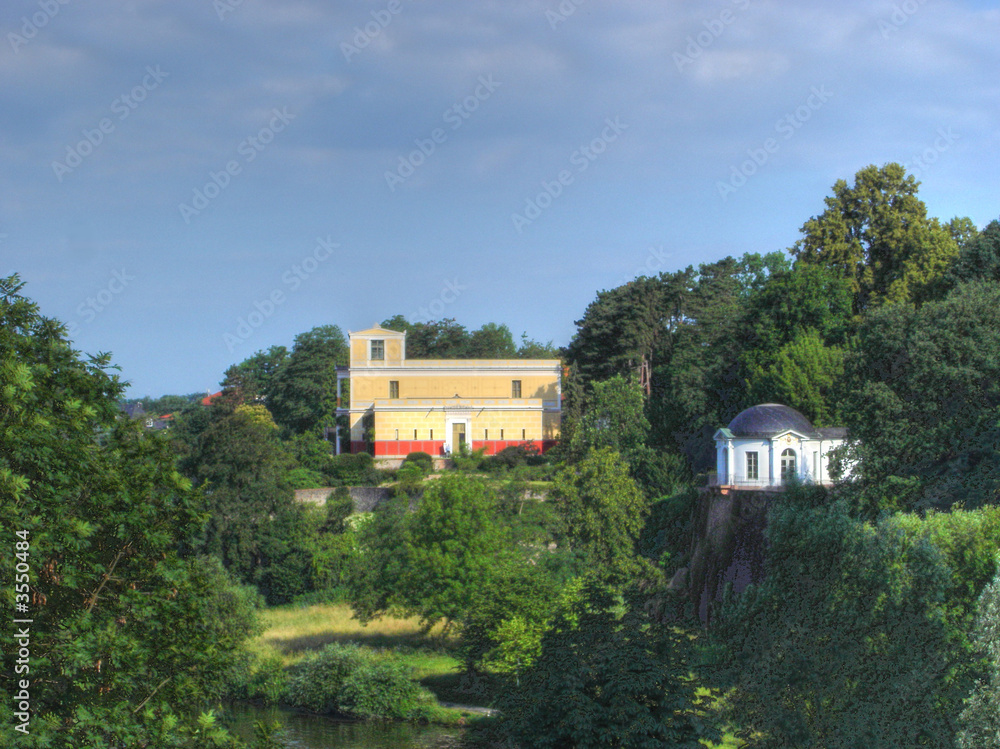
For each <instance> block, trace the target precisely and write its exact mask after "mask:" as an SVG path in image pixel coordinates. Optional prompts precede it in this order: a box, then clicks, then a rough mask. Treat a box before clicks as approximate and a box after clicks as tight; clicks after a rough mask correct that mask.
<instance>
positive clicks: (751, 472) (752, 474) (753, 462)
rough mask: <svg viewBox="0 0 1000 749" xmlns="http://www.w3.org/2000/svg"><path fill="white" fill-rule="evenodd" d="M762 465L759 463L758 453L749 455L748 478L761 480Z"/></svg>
mask: <svg viewBox="0 0 1000 749" xmlns="http://www.w3.org/2000/svg"><path fill="white" fill-rule="evenodd" d="M759 465H760V464H759V463H758V462H757V453H747V478H748V479H758V478H760V468H759V467H758V466H759Z"/></svg>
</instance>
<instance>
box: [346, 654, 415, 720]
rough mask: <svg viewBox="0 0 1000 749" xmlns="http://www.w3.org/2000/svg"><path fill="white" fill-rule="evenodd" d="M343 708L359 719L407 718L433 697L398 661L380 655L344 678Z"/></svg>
mask: <svg viewBox="0 0 1000 749" xmlns="http://www.w3.org/2000/svg"><path fill="white" fill-rule="evenodd" d="M339 700H340V709H341V711H343V712H346V713H349V714H350V715H354V716H356V717H359V718H396V719H401V720H402V719H406V718H409V717H411V716H412V715H413V714H414V712H415V711H416V710H417V709H418V708H420V707H421V706H423V705H427V704H433V702H434V699H433V698H432V697H431V696H430V693H429V692H427V690H425V689H423V688H422V687H421V686H420V685H419V684H417V683H416V682H415V681H413V679H412V678H411V674H410V669H409V668H407V667H406V666H405V665H404V664H402V663H400V662H399V661H394V660H389V659H388V658H381V659H379V660H372V661H370V662H368V663H365V664H363V665H362V666H360V667H359V668H356V669H355V670H354V671H352V672H351V673H350V674H349V675H348V677H347V678H346V679H345V680H344V683H343V686H342V687H341V690H340V694H339Z"/></svg>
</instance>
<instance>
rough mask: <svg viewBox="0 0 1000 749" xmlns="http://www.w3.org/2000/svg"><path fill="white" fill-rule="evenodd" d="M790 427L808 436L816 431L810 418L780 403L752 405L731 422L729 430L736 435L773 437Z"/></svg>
mask: <svg viewBox="0 0 1000 749" xmlns="http://www.w3.org/2000/svg"><path fill="white" fill-rule="evenodd" d="M789 429H791V430H793V431H795V432H798V433H799V434H803V435H807V436H811V435H813V434H814V433H815V431H816V430H815V429H814V428H813V425H812V424H811V423H810V422H809V419H807V418H806V417H805V416H803V415H802V414H800V413H799V412H798V411H796V410H795V409H794V408H791V407H789V406H783V405H781V404H780V403H762V404H761V405H759V406H751V407H750V408H748V409H746V410H745V411H741V412H740V413H739V414H737V416H736V418H735V419H733V420H732V421H730V422H729V431H730V432H732V433H733V436H734V437H773V436H774V435H776V434H781V433H782V432H786V431H788V430H789Z"/></svg>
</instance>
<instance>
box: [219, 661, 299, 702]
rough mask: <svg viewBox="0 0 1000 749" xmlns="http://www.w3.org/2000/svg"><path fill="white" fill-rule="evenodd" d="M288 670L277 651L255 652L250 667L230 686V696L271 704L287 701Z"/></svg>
mask: <svg viewBox="0 0 1000 749" xmlns="http://www.w3.org/2000/svg"><path fill="white" fill-rule="evenodd" d="M288 678H289V677H288V672H287V671H285V668H284V663H283V662H282V658H281V656H280V655H278V654H277V653H271V654H268V655H264V654H262V653H259V652H255V653H254V654H253V660H252V661H251V663H250V664H249V667H248V668H247V669H245V670H242V672H241V673H240V674H239V676H238V677H237V679H236V680H234V683H233V684H232V685H231V686H230V691H229V694H228V695H227V696H228V697H230V698H232V699H242V700H263V701H264V702H266V703H267V704H269V705H276V704H278V703H281V702H284V701H285V696H286V694H287V692H288Z"/></svg>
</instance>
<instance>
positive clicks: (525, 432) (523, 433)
mask: <svg viewBox="0 0 1000 749" xmlns="http://www.w3.org/2000/svg"><path fill="white" fill-rule="evenodd" d="M527 433H528V430H527V429H522V430H521V439H526V437H525V435H526V434H527Z"/></svg>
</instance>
